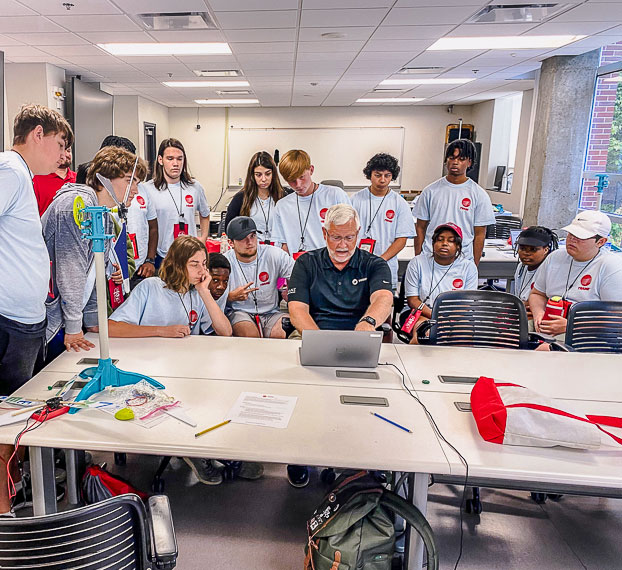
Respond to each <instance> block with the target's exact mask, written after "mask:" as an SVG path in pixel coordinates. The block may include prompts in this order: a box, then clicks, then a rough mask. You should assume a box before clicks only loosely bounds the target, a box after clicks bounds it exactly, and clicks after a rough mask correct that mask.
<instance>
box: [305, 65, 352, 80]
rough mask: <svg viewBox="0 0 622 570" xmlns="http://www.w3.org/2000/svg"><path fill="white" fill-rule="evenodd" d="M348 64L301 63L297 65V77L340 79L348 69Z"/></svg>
mask: <svg viewBox="0 0 622 570" xmlns="http://www.w3.org/2000/svg"><path fill="white" fill-rule="evenodd" d="M347 67H348V64H347V63H331V64H324V65H320V64H318V63H317V62H299V63H297V64H296V77H298V75H304V76H312V77H325V78H328V77H332V78H335V79H336V78H339V77H340V76H341V74H342V73H343V72H344V71H345V70H346V69H347Z"/></svg>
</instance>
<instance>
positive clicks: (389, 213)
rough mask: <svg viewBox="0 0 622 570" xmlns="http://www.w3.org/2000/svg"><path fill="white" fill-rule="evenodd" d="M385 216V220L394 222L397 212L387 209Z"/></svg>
mask: <svg viewBox="0 0 622 570" xmlns="http://www.w3.org/2000/svg"><path fill="white" fill-rule="evenodd" d="M384 216H385V218H384V221H385V222H392V221H393V218H394V217H395V212H394V211H393V210H387V211H386V213H385V215H384Z"/></svg>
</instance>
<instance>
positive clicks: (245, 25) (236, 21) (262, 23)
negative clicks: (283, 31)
mask: <svg viewBox="0 0 622 570" xmlns="http://www.w3.org/2000/svg"><path fill="white" fill-rule="evenodd" d="M216 19H217V20H218V22H219V23H220V27H221V28H222V29H223V30H244V29H250V30H254V29H257V28H264V29H278V28H295V27H296V24H297V22H298V12H297V11H296V10H271V11H265V12H262V11H250V12H218V15H217V16H216Z"/></svg>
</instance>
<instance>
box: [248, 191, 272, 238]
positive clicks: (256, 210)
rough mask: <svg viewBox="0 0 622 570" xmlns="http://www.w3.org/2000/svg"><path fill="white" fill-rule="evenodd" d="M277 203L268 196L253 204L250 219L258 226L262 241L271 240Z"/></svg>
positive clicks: (257, 199)
mask: <svg viewBox="0 0 622 570" xmlns="http://www.w3.org/2000/svg"><path fill="white" fill-rule="evenodd" d="M275 207H276V202H275V201H274V200H273V199H272V198H271V197H270V196H268V197H267V198H266V199H265V200H262V199H261V198H260V197H259V196H257V198H256V199H255V201H254V202H253V205H252V206H251V211H250V217H251V218H253V221H254V222H255V225H256V226H257V232H258V237H259V239H260V240H261V241H264V240H267V239H270V236H271V234H272V226H273V225H274V209H275Z"/></svg>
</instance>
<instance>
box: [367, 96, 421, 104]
mask: <svg viewBox="0 0 622 570" xmlns="http://www.w3.org/2000/svg"><path fill="white" fill-rule="evenodd" d="M423 99H424V97H363V98H362V99H357V100H356V102H357V103H418V102H419V101H423Z"/></svg>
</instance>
